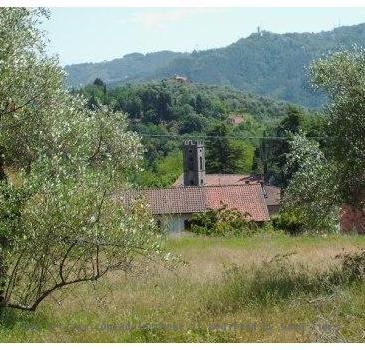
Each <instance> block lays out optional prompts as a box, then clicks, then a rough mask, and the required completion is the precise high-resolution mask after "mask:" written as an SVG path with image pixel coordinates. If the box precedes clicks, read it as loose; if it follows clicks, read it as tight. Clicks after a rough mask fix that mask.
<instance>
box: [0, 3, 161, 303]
mask: <svg viewBox="0 0 365 350" xmlns="http://www.w3.org/2000/svg"><path fill="white" fill-rule="evenodd" d="M47 16H48V13H47V11H45V10H42V9H41V10H40V9H35V10H32V9H24V8H1V9H0V145H1V148H0V149H1V153H2V154H1V163H0V165H1V173H2V174H3V176H2V180H1V181H0V307H14V308H20V309H24V310H35V309H36V308H37V306H38V305H39V303H40V302H42V301H43V300H44V298H46V297H47V296H48V295H49V294H50V293H52V292H53V291H55V290H57V289H59V288H62V287H65V286H67V285H70V284H75V283H79V282H84V281H93V280H97V279H98V278H100V277H102V276H103V275H105V274H106V273H107V272H108V271H110V270H114V269H124V270H128V269H130V267H131V266H133V263H134V262H135V261H136V260H139V258H138V256H141V255H142V256H147V255H150V254H153V253H156V252H160V249H159V241H160V235H159V232H158V230H157V228H156V226H155V224H154V221H153V219H152V218H151V216H150V214H149V212H148V210H147V208H146V207H145V206H144V204H143V203H139V202H136V203H135V204H134V205H133V207H132V208H129V209H128V210H126V209H124V208H122V207H121V205H120V203H118V201H117V200H116V199H115V197H116V196H115V193H118V191H120V190H121V189H122V188H123V184H124V183H125V181H126V175H127V174H128V173H130V172H134V171H138V164H139V162H140V159H141V154H142V147H141V143H140V139H139V137H138V136H137V135H136V134H134V133H132V132H129V131H127V122H126V118H125V116H124V115H123V114H120V113H117V114H116V113H112V112H111V111H110V110H108V109H106V108H98V109H96V110H93V111H90V110H88V109H87V108H86V102H85V101H84V100H82V99H81V98H80V97H76V96H73V95H71V94H70V93H69V92H68V91H67V90H66V89H65V88H64V85H63V82H64V73H63V71H62V69H60V68H59V66H58V62H57V59H55V58H49V57H47V55H46V53H45V51H44V50H45V44H46V43H45V36H44V34H43V33H42V32H41V31H40V30H39V29H38V28H39V23H40V22H41V21H42V20H43V19H44V18H46V17H47Z"/></svg>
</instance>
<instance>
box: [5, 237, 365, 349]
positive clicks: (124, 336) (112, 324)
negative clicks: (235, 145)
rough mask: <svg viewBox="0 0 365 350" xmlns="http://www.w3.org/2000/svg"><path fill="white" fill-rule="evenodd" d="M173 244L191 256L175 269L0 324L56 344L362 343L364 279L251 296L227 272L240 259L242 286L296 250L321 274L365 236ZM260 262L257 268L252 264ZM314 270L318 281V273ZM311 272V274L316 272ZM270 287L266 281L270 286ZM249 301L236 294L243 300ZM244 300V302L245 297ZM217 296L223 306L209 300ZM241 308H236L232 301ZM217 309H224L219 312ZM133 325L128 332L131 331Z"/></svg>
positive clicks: (105, 286) (107, 283)
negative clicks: (315, 289)
mask: <svg viewBox="0 0 365 350" xmlns="http://www.w3.org/2000/svg"><path fill="white" fill-rule="evenodd" d="M166 245H167V248H168V249H169V250H171V251H173V252H175V253H176V254H180V255H181V256H182V257H183V259H184V260H185V261H186V262H187V264H186V265H179V266H178V267H177V268H176V269H175V270H174V271H169V270H166V269H164V268H162V267H161V266H159V265H158V264H155V263H150V264H147V265H144V267H143V269H140V270H139V271H136V273H135V274H134V275H133V276H125V275H124V274H123V273H113V274H111V275H109V276H107V277H106V278H104V279H103V280H101V281H99V282H98V283H97V284H96V285H91V284H89V285H82V286H75V287H73V288H68V289H67V290H64V291H63V292H60V293H57V294H54V295H53V296H52V297H50V298H49V299H48V300H46V301H45V302H44V304H42V305H41V306H40V308H39V309H38V310H37V311H36V313H34V314H27V313H18V312H17V313H16V314H14V313H8V314H7V315H5V316H6V317H5V316H4V317H3V319H4V320H3V325H2V326H0V340H2V341H40V342H42V341H55V342H60V341H62V342H81V341H82V342H85V341H86V342H88V341H92V342H130V341H133V342H135V341H143V342H164V341H177V342H192V341H202V342H225V341H230V342H236V341H237V342H240V341H241V342H242V341H252V342H263V341H270V342H277V341H281V342H303V341H347V340H351V341H363V340H364V337H365V334H364V330H363V329H364V328H363V326H364V324H365V314H364V312H363V310H364V308H365V298H364V297H363V295H364V292H365V284H364V283H362V284H361V283H358V284H353V285H343V286H339V287H338V288H335V289H334V290H331V291H330V292H328V291H323V292H322V291H319V292H318V293H311V292H308V293H305V292H303V291H299V293H296V294H295V295H290V296H286V297H285V298H273V299H272V300H271V299H270V302H266V303H260V302H253V300H251V299H252V298H251V299H250V298H249V297H247V296H245V295H244V294H242V295H243V296H242V295H241V294H240V291H241V289H242V290H243V289H244V288H237V290H236V291H235V293H238V294H237V295H238V297H234V298H235V300H232V298H230V297H229V295H235V294H234V293H233V292H232V293H233V294H232V293H231V292H229V293H228V296H227V294H225V292H226V291H227V288H228V290H229V291H230V290H231V289H232V288H233V287H232V288H231V287H230V285H229V283H227V279H226V278H225V277H224V276H225V273H224V271H226V270H227V269H228V268H230V267H231V266H233V265H237V266H240V271H245V270H247V283H246V280H245V278H246V277H245V276H246V275H245V274H242V275H240V276H241V277H240V278H241V279H242V281H240V283H242V284H243V285H244V286H245V285H246V284H247V285H248V283H249V279H250V277H249V276H251V277H252V274H253V272H254V271H256V270H255V269H257V268H259V267H260V266H261V265H262V263H263V261H268V260H270V259H272V258H273V257H274V256H277V255H285V254H289V255H290V258H289V259H290V264H293V266H300V265H301V264H304V265H305V266H306V269H307V270H308V271H309V272H308V273H309V275H308V276H312V275H311V273H312V272H311V271H313V276H315V273H318V271H325V270H326V269H328V268H329V267H330V266H332V265H336V264H337V263H338V261H337V260H335V259H334V257H335V256H336V255H337V254H338V253H341V252H343V251H356V250H358V249H359V248H360V247H363V246H364V245H365V237H364V236H327V237H316V236H302V237H287V236H284V235H270V234H268V235H263V236H256V237H245V238H230V239H219V238H204V237H193V236H184V237H178V238H170V239H169V240H168V241H167V243H166ZM253 266H255V267H253ZM313 276H312V277H310V278H312V279H314V277H313ZM308 278H309V277H308ZM265 288H268V287H267V286H266V287H265ZM241 297H242V299H241V300H238V299H239V298H241ZM237 300H238V302H237ZM217 301H218V302H219V303H220V305H221V306H222V307H221V308H220V309H219V308H218V309H214V308H213V309H212V307H211V305H212V303H213V304H214V303H215V302H217ZM232 305H233V307H230V306H232ZM217 310H219V311H218V312H217ZM128 328H130V329H128Z"/></svg>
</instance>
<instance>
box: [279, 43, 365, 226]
mask: <svg viewBox="0 0 365 350" xmlns="http://www.w3.org/2000/svg"><path fill="white" fill-rule="evenodd" d="M309 72H310V75H311V79H312V83H313V86H314V87H315V88H316V89H319V90H324V91H325V92H326V93H327V96H328V99H329V102H328V105H327V106H326V107H325V109H324V113H325V116H326V119H327V121H328V123H327V125H326V127H325V134H326V142H325V147H322V149H321V148H320V147H319V145H318V143H316V142H314V141H309V140H308V139H306V138H305V137H304V136H303V135H300V136H297V137H294V140H293V142H292V143H291V152H290V153H289V156H288V162H289V166H292V165H293V164H296V167H297V170H298V171H297V172H296V174H295V175H294V177H293V180H292V181H291V183H290V185H289V187H288V189H287V192H286V195H285V197H284V207H289V208H291V209H294V208H296V210H297V211H299V212H300V213H301V215H303V216H304V218H305V221H306V223H307V224H308V226H311V227H317V228H318V227H329V228H330V227H333V226H334V223H335V220H336V219H338V217H339V208H340V207H341V206H343V205H344V204H347V205H350V206H351V207H353V208H356V209H357V211H358V213H364V206H365V203H364V201H365V137H364V135H365V50H364V49H362V48H359V47H354V48H353V49H351V50H343V51H340V52H335V53H332V54H329V55H327V56H325V57H322V58H320V59H318V60H316V61H314V62H313V63H312V64H311V66H310V67H309Z"/></svg>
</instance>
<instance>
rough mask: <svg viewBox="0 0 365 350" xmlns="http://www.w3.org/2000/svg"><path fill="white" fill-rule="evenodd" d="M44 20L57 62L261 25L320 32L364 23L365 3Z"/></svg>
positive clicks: (62, 13) (200, 43)
mask: <svg viewBox="0 0 365 350" xmlns="http://www.w3.org/2000/svg"><path fill="white" fill-rule="evenodd" d="M51 13H52V15H51V19H50V20H49V21H46V23H44V28H45V29H46V30H47V32H48V36H49V38H50V40H51V43H50V47H49V51H50V53H52V54H55V53H57V54H58V55H59V58H60V62H61V64H63V65H64V64H71V63H81V62H99V61H104V60H110V59H113V58H118V57H122V56H123V55H125V54H127V53H131V52H141V53H146V52H153V51H159V50H173V51H192V50H194V49H196V50H204V49H208V48H216V47H222V46H226V45H228V44H230V43H232V42H234V41H236V40H238V39H240V38H242V37H247V36H248V35H250V33H252V32H254V31H256V30H257V27H258V26H260V27H261V28H262V29H264V30H269V31H272V32H276V33H286V32H319V31H321V30H331V29H333V28H334V27H335V26H338V25H339V24H341V25H352V24H358V23H362V22H365V8H279V7H276V8H242V7H241V8H53V9H51Z"/></svg>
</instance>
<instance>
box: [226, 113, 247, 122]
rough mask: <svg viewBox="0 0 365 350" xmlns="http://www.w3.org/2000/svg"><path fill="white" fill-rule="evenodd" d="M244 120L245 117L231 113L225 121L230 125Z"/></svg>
mask: <svg viewBox="0 0 365 350" xmlns="http://www.w3.org/2000/svg"><path fill="white" fill-rule="evenodd" d="M244 121H245V118H244V117H243V116H242V115H239V114H231V115H230V116H229V117H228V118H227V122H228V123H229V124H232V125H239V124H241V123H243V122H244Z"/></svg>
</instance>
